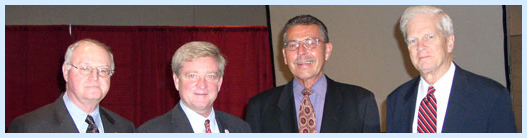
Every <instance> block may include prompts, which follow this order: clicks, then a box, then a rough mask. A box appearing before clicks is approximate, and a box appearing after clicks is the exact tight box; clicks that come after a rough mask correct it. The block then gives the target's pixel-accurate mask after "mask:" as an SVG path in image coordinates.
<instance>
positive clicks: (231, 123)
mask: <svg viewBox="0 0 527 138" xmlns="http://www.w3.org/2000/svg"><path fill="white" fill-rule="evenodd" d="M214 114H215V116H216V122H217V123H218V128H219V130H220V132H221V133H225V130H228V131H229V133H251V128H250V127H249V124H247V122H245V121H243V120H242V119H240V118H238V117H236V116H234V115H231V114H228V113H225V112H221V111H218V110H214ZM137 132H139V133H194V130H192V126H191V125H190V122H189V121H188V118H187V115H185V112H184V111H183V109H182V108H181V106H180V105H179V104H177V105H176V106H175V107H174V108H173V109H172V110H170V111H169V112H167V113H165V114H164V115H161V116H158V117H156V118H154V119H151V120H148V121H147V122H145V123H144V124H143V125H141V126H140V127H139V128H137Z"/></svg>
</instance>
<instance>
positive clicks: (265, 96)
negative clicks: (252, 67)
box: [249, 85, 285, 101]
mask: <svg viewBox="0 0 527 138" xmlns="http://www.w3.org/2000/svg"><path fill="white" fill-rule="evenodd" d="M284 87H285V85H282V86H278V87H275V88H271V89H268V90H265V91H263V92H261V93H258V94H256V95H255V96H253V97H251V99H250V100H249V101H261V100H263V101H267V100H269V99H270V98H271V99H277V98H278V97H279V96H280V94H281V92H282V91H283V90H284Z"/></svg>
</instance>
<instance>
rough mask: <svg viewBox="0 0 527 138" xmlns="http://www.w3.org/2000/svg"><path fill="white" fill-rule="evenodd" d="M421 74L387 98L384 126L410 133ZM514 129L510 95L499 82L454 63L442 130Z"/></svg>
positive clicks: (451, 131) (460, 131) (514, 130)
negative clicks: (454, 69) (452, 78)
mask: <svg viewBox="0 0 527 138" xmlns="http://www.w3.org/2000/svg"><path fill="white" fill-rule="evenodd" d="M419 81H420V77H416V78H414V79H412V80H410V81H408V82H406V83H404V84H403V85H401V86H399V87H398V88H397V89H395V90H394V91H393V92H392V93H391V94H390V95H388V99H387V109H386V110H387V115H386V127H387V132H389V133H390V132H391V133H412V123H413V119H414V112H415V104H416V98H417V90H418V87H419ZM488 132H516V124H515V122H514V113H513V111H512V105H511V96H510V95H509V92H508V91H507V89H506V88H504V87H503V86H502V85H501V84H499V83H497V82H495V81H493V80H491V79H489V78H486V77H483V76H479V75H476V74H474V73H471V72H468V71H466V70H463V69H461V68H460V67H459V66H457V65H456V71H455V73H454V80H453V82H452V89H451V90H450V98H449V101H448V107H447V110H446V114H445V120H444V123H443V130H442V133H488Z"/></svg>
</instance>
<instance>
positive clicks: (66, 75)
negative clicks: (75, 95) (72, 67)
mask: <svg viewBox="0 0 527 138" xmlns="http://www.w3.org/2000/svg"><path fill="white" fill-rule="evenodd" d="M67 68H68V65H66V63H64V64H62V77H64V81H66V82H68V73H69V72H68V71H69V70H68V69H67Z"/></svg>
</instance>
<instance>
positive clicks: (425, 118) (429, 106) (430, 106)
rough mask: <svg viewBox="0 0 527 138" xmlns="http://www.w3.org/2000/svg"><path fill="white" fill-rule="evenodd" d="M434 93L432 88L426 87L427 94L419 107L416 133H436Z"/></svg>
mask: <svg viewBox="0 0 527 138" xmlns="http://www.w3.org/2000/svg"><path fill="white" fill-rule="evenodd" d="M435 91H436V89H434V87H433V86H430V87H428V94H426V97H425V98H423V100H422V101H421V104H420V105H419V116H418V117H419V118H418V121H417V123H418V124H417V132H418V133H436V130H437V129H436V118H437V112H436V111H437V104H436V103H437V101H436V97H435V96H434V92H435Z"/></svg>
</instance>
